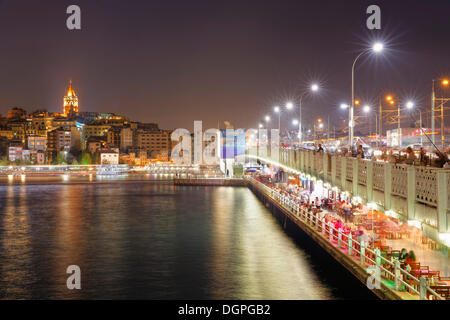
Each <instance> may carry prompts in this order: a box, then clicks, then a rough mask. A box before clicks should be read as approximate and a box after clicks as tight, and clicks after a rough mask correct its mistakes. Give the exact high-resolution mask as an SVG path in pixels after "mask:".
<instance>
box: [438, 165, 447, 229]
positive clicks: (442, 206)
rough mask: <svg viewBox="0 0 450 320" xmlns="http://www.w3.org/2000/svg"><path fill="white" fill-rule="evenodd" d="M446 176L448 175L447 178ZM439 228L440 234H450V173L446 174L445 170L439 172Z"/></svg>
mask: <svg viewBox="0 0 450 320" xmlns="http://www.w3.org/2000/svg"><path fill="white" fill-rule="evenodd" d="M446 175H448V176H447V177H446ZM436 178H437V179H436V180H437V181H436V182H437V200H438V201H437V227H438V232H441V233H447V232H450V227H449V222H448V221H447V216H448V215H447V207H448V205H449V204H448V203H447V202H448V194H449V193H450V190H448V185H449V184H448V183H447V179H450V173H446V172H445V171H443V170H439V171H438V172H437V177H436Z"/></svg>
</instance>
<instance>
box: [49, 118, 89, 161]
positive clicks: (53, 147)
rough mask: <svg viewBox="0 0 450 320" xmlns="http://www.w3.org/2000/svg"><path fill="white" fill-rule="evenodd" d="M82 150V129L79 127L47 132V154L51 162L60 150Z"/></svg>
mask: <svg viewBox="0 0 450 320" xmlns="http://www.w3.org/2000/svg"><path fill="white" fill-rule="evenodd" d="M72 149H76V150H81V144H80V131H79V129H78V128H77V127H67V128H62V127H60V128H58V129H55V130H52V131H49V132H48V134H47V156H48V160H49V161H50V162H51V161H53V160H54V159H56V156H57V155H58V153H59V152H70V151H71V150H72Z"/></svg>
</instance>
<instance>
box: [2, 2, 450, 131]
mask: <svg viewBox="0 0 450 320" xmlns="http://www.w3.org/2000/svg"><path fill="white" fill-rule="evenodd" d="M71 4H77V5H79V6H80V7H81V15H82V19H81V23H82V30H80V31H70V30H68V29H67V28H66V18H67V16H68V15H67V14H66V8H67V6H68V5H71ZM370 4H378V5H379V6H380V7H381V20H382V29H381V30H376V31H373V30H368V29H367V28H366V18H367V16H368V15H367V14H366V13H365V11H366V8H367V6H368V5H370ZM449 16H450V1H449V0H429V1H423V0H422V1H420V0H409V1H406V0H390V1H353V0H341V1H338V0H329V1H324V0H315V1H302V0H296V1H293V0H292V1H290V0H277V1H261V0H260V1H246V0H240V1H235V0H227V1H220V0H163V1H154V0H146V1H144V0H127V1H125V0H120V1H119V0H89V1H78V0H71V1H56V0H53V1H50V0H44V1H38V0H29V1H22V0H0V39H1V40H0V68H1V73H0V113H1V114H2V115H5V114H6V112H7V110H8V109H9V108H10V107H12V106H20V107H23V108H25V109H26V110H28V111H32V110H35V109H37V108H45V109H47V110H48V111H52V112H54V111H59V112H60V111H61V108H62V98H63V95H64V93H65V89H66V87H67V83H68V80H69V79H72V81H73V86H74V89H75V91H76V93H77V95H78V96H79V98H80V111H97V112H114V113H119V114H124V115H126V116H128V117H130V118H131V119H132V120H137V121H147V122H158V123H159V124H160V126H161V127H162V128H165V129H170V128H178V127H184V128H188V129H191V128H192V126H193V121H194V120H203V121H204V126H205V127H216V126H217V122H218V121H220V122H221V123H223V121H225V120H228V121H230V122H231V123H232V124H234V125H235V127H244V128H248V127H256V125H257V123H258V122H260V119H262V118H263V117H264V115H266V114H268V113H271V112H272V111H271V110H272V107H273V106H274V105H276V104H282V105H284V103H285V102H286V101H287V100H289V99H293V98H295V97H296V96H297V95H298V94H299V91H301V90H302V89H304V88H305V87H307V86H308V84H309V83H310V82H312V81H319V82H320V84H321V86H322V87H323V90H321V92H320V95H317V96H316V97H308V98H306V99H305V100H304V117H305V118H307V119H308V120H310V121H311V119H313V118H316V117H318V116H322V117H326V115H328V114H330V117H331V118H332V121H333V123H336V125H338V124H339V123H340V122H339V121H340V120H339V119H344V117H345V116H346V114H345V113H344V112H343V111H341V110H340V109H339V105H340V103H341V102H349V100H350V80H351V78H350V75H351V74H350V72H351V64H352V62H353V59H354V58H355V56H356V55H357V54H358V52H359V51H360V50H362V49H364V48H366V47H367V46H370V44H371V43H372V42H374V41H375V40H380V41H383V42H384V43H385V46H386V50H385V51H384V52H383V53H382V54H381V55H379V56H374V55H367V56H366V57H365V58H364V59H362V60H361V61H359V62H358V65H357V72H356V75H357V76H356V96H357V97H358V98H360V99H361V100H362V101H364V102H369V103H372V104H374V103H376V102H377V99H378V98H377V97H378V95H379V94H380V92H392V93H394V94H395V95H396V96H398V97H399V98H398V99H399V100H400V99H403V100H406V99H414V100H415V101H416V102H417V103H418V104H419V105H420V106H421V107H423V108H429V105H430V102H429V100H430V91H431V79H432V78H436V77H439V76H444V75H446V76H450V41H449V40H450V22H449ZM295 117H297V115H296V114H295V113H291V114H290V115H288V114H287V113H286V115H285V123H286V126H287V125H288V122H287V119H288V118H295Z"/></svg>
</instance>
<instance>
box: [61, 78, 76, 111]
mask: <svg viewBox="0 0 450 320" xmlns="http://www.w3.org/2000/svg"><path fill="white" fill-rule="evenodd" d="M63 112H64V116H65V117H67V116H68V115H70V114H74V113H78V97H77V95H76V94H75V91H74V90H73V88H72V80H70V81H69V90H67V94H66V96H65V97H64V109H63Z"/></svg>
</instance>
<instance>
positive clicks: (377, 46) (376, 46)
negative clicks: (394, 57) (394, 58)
mask: <svg viewBox="0 0 450 320" xmlns="http://www.w3.org/2000/svg"><path fill="white" fill-rule="evenodd" d="M372 50H373V51H375V52H381V51H383V44H382V43H380V42H377V43H375V44H374V45H373V46H372Z"/></svg>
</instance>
